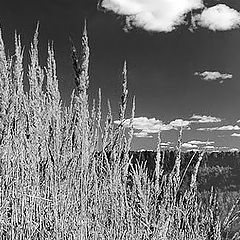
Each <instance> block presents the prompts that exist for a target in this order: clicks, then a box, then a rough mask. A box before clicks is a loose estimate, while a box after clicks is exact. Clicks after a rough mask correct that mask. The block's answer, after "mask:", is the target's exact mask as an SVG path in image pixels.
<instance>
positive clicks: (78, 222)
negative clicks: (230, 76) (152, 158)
mask: <svg viewBox="0 0 240 240" xmlns="http://www.w3.org/2000/svg"><path fill="white" fill-rule="evenodd" d="M6 52H7V51H6V49H5V47H4V42H3V40H2V36H0V236H1V239H6V240H7V239H14V240H18V239H19V240H20V239H22V240H23V239H24V240H25V239H29V240H30V239H57V240H60V239H109V240H114V239H116V240H119V239H129V240H130V239H132V240H136V239H139V240H140V239H141V240H144V239H156V240H160V239H196V240H197V239H199V240H200V239H212V240H215V239H216V240H218V239H232V240H233V239H240V230H239V228H238V227H237V223H239V213H240V212H239V202H238V199H239V195H238V194H236V195H235V196H234V197H233V198H232V197H231V198H230V200H231V201H226V198H227V196H225V197H224V196H219V195H218V194H217V193H215V191H214V190H212V191H211V192H207V193H206V194H205V195H204V196H203V195H201V196H199V194H198V191H197V173H198V169H199V166H200V163H201V161H202V158H203V153H201V154H199V156H198V159H197V161H196V163H195V164H194V166H193V168H192V173H191V177H190V184H189V186H188V188H187V190H186V191H185V192H183V193H181V194H180V192H179V189H180V185H181V183H182V178H183V177H184V176H183V175H181V173H180V168H181V145H182V130H180V133H179V139H178V154H177V156H176V159H175V163H174V167H173V169H172V171H171V172H169V173H167V174H164V171H163V165H164V163H163V158H162V157H161V154H160V153H161V147H160V146H161V144H160V142H161V135H160V133H159V144H158V149H157V157H156V164H155V170H154V174H153V176H152V177H149V176H148V174H147V169H146V166H144V165H142V164H134V165H132V163H131V157H130V155H129V151H130V149H131V141H132V138H133V127H130V129H128V130H126V129H125V128H124V127H123V126H122V125H121V124H120V125H119V126H117V127H116V126H114V124H113V118H112V113H111V104H110V102H109V103H108V109H109V111H108V114H107V116H102V114H101V104H102V103H101V91H99V99H98V101H96V102H93V105H92V104H89V100H88V85H89V78H88V65H89V54H90V49H89V47H88V37H87V30H86V28H85V29H84V32H83V37H82V49H81V54H80V58H79V57H78V55H77V51H76V49H75V47H74V46H72V61H73V70H74V73H75V83H76V89H75V90H74V91H73V93H72V96H71V103H70V105H69V106H67V107H63V106H62V102H61V96H60V92H59V89H58V78H57V74H56V62H55V58H54V50H53V46H52V45H50V44H49V45H48V59H47V63H46V66H45V67H41V66H40V64H39V57H38V30H36V32H35V35H34V39H33V42H32V44H31V51H30V61H31V62H30V64H29V67H28V69H27V70H25V69H24V67H23V48H22V46H21V41H20V37H19V36H18V35H16V36H15V54H14V55H13V56H8V55H6ZM25 74H26V75H25ZM24 76H26V77H27V79H28V81H29V86H30V89H29V92H27V93H26V92H24V90H23V78H24ZM127 96H128V90H127V67H126V63H125V64H124V66H123V73H122V96H121V97H120V106H119V120H120V121H122V122H123V121H124V119H125V112H126V106H127ZM131 102H132V114H131V115H132V117H131V119H133V118H134V112H135V99H133V100H132V101H131ZM102 119H104V121H105V124H104V126H103V125H102V124H101V122H102ZM233 199H235V201H233ZM219 202H224V203H225V204H227V206H226V207H225V209H227V212H226V213H224V214H222V212H221V209H219Z"/></svg>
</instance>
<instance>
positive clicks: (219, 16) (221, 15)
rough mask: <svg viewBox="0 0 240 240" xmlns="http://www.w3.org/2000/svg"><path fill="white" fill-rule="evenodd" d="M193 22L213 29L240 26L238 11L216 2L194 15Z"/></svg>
mask: <svg viewBox="0 0 240 240" xmlns="http://www.w3.org/2000/svg"><path fill="white" fill-rule="evenodd" d="M193 22H195V23H196V24H197V25H199V26H201V27H204V28H208V29H210V30H213V31H226V30H231V29H236V28H239V27H240V13H239V12H238V11H236V10H235V9H232V8H230V7H229V6H227V5H225V4H218V5H215V6H213V7H210V8H205V9H204V10H203V12H202V13H201V14H197V15H195V16H194V17H193Z"/></svg>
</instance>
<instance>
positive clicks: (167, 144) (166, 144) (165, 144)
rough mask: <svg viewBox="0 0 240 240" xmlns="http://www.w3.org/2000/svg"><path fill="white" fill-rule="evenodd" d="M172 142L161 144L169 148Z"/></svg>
mask: <svg viewBox="0 0 240 240" xmlns="http://www.w3.org/2000/svg"><path fill="white" fill-rule="evenodd" d="M171 144H172V143H171V142H166V143H161V144H160V145H161V147H168V146H169V145H171Z"/></svg>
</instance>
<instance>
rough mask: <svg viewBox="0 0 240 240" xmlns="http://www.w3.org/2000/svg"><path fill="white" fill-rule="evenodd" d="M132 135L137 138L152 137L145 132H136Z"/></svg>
mask: <svg viewBox="0 0 240 240" xmlns="http://www.w3.org/2000/svg"><path fill="white" fill-rule="evenodd" d="M134 136H135V137H137V138H152V137H153V136H151V135H148V133H147V132H138V133H134Z"/></svg>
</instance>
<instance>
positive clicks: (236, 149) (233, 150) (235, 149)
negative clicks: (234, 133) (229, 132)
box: [229, 148, 239, 152]
mask: <svg viewBox="0 0 240 240" xmlns="http://www.w3.org/2000/svg"><path fill="white" fill-rule="evenodd" d="M229 151H230V152H239V149H238V148H231V149H229Z"/></svg>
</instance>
